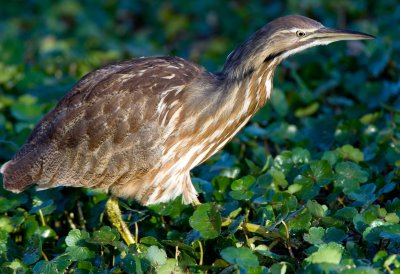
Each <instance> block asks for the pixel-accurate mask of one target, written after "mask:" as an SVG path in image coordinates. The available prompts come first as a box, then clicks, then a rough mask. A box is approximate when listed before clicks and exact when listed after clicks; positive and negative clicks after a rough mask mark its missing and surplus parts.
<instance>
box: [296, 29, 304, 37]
mask: <svg viewBox="0 0 400 274" xmlns="http://www.w3.org/2000/svg"><path fill="white" fill-rule="evenodd" d="M296 35H297V37H304V36H306V33H305V32H304V31H301V30H298V31H296Z"/></svg>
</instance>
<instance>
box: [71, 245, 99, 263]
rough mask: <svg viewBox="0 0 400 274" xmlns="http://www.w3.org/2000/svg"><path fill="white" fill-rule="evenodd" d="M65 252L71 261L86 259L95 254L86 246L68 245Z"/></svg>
mask: <svg viewBox="0 0 400 274" xmlns="http://www.w3.org/2000/svg"><path fill="white" fill-rule="evenodd" d="M65 252H66V254H68V255H69V256H70V257H71V260H72V261H82V260H88V259H92V258H94V257H95V255H96V254H95V253H94V251H92V250H90V249H89V248H88V247H86V246H68V247H67V248H66V250H65Z"/></svg>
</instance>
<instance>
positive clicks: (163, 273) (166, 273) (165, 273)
mask: <svg viewBox="0 0 400 274" xmlns="http://www.w3.org/2000/svg"><path fill="white" fill-rule="evenodd" d="M170 273H174V274H184V273H187V272H186V271H184V270H183V269H182V268H180V267H179V264H178V262H177V261H176V260H175V259H168V260H167V261H166V263H165V264H164V265H162V266H160V267H159V268H157V274H170Z"/></svg>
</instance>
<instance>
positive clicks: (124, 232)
mask: <svg viewBox="0 0 400 274" xmlns="http://www.w3.org/2000/svg"><path fill="white" fill-rule="evenodd" d="M106 211H107V215H108V218H109V219H110V221H111V223H112V224H113V225H114V226H115V227H116V228H117V229H118V231H119V233H120V234H121V236H122V238H123V239H124V241H125V242H126V243H127V245H131V244H134V243H135V238H134V237H133V236H132V234H131V232H130V231H129V228H128V226H127V225H126V223H125V222H124V220H122V216H121V210H120V209H119V205H118V198H117V197H115V196H111V197H110V198H109V199H108V201H107V203H106Z"/></svg>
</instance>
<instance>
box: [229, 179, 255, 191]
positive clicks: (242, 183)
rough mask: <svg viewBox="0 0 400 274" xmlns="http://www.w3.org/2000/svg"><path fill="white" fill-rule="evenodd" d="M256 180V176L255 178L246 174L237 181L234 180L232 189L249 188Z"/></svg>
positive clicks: (243, 189)
mask: <svg viewBox="0 0 400 274" xmlns="http://www.w3.org/2000/svg"><path fill="white" fill-rule="evenodd" d="M255 181H256V178H254V177H253V176H245V177H243V178H240V179H238V180H236V181H233V182H232V185H231V188H232V190H237V191H245V190H247V189H249V188H250V187H251V186H252V185H253V184H254V182H255Z"/></svg>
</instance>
